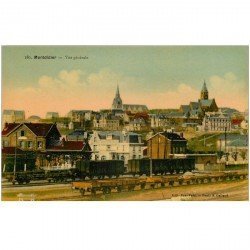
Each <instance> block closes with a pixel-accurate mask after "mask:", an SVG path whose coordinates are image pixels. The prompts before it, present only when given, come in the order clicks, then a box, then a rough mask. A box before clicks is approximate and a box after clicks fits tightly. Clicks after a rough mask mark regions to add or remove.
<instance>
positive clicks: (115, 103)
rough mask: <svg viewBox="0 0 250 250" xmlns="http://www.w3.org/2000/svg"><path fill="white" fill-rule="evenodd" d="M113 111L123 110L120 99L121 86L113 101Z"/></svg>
mask: <svg viewBox="0 0 250 250" xmlns="http://www.w3.org/2000/svg"><path fill="white" fill-rule="evenodd" d="M112 109H122V99H121V97H120V91H119V86H118V85H117V89H116V94H115V98H114V100H113V104H112Z"/></svg>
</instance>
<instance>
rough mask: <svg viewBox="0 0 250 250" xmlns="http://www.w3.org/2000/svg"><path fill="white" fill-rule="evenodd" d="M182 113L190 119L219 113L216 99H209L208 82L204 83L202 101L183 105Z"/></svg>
mask: <svg viewBox="0 0 250 250" xmlns="http://www.w3.org/2000/svg"><path fill="white" fill-rule="evenodd" d="M179 111H180V112H182V113H183V114H184V115H185V116H188V117H197V118H198V117H202V116H204V114H205V113H206V112H217V111H218V106H217V104H216V102H215V99H214V98H213V99H209V93H208V90H207V86H206V82H205V81H204V83H203V86H202V89H201V95H200V99H198V101H197V102H190V103H189V105H181V106H180V110H179Z"/></svg>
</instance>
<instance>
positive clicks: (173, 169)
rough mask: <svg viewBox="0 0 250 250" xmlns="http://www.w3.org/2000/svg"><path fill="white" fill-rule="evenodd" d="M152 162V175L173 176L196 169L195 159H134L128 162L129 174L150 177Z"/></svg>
mask: <svg viewBox="0 0 250 250" xmlns="http://www.w3.org/2000/svg"><path fill="white" fill-rule="evenodd" d="M150 161H152V174H155V175H157V174H161V175H163V174H168V173H169V174H173V173H177V174H178V173H180V172H183V173H184V172H186V171H192V170H194V169H195V159H192V158H184V159H152V160H150V159H148V158H144V159H133V160H129V161H128V169H127V171H128V173H129V174H133V175H136V174H139V175H143V174H146V175H150V164H151V163H150Z"/></svg>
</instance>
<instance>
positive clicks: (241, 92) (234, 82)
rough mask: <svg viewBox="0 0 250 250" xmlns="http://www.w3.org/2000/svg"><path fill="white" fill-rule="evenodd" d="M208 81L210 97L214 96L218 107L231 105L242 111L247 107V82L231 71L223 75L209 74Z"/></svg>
mask: <svg viewBox="0 0 250 250" xmlns="http://www.w3.org/2000/svg"><path fill="white" fill-rule="evenodd" d="M209 83H210V86H209V87H210V88H209V94H210V98H215V99H216V101H217V104H218V105H219V106H220V107H223V106H226V107H233V108H236V109H239V110H242V111H243V110H244V109H246V108H247V106H248V84H247V83H246V82H244V81H243V80H241V79H239V78H238V77H237V76H236V75H235V74H233V73H232V72H228V73H226V74H225V75H224V76H218V75H214V76H211V77H210V78H209Z"/></svg>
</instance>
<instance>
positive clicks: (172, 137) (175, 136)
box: [147, 132, 186, 141]
mask: <svg viewBox="0 0 250 250" xmlns="http://www.w3.org/2000/svg"><path fill="white" fill-rule="evenodd" d="M156 135H162V136H165V137H166V138H167V139H169V140H171V141H175V140H176V141H186V139H185V138H184V137H181V136H180V135H179V134H177V133H169V132H159V133H157V134H155V135H153V136H152V137H150V138H149V139H148V140H150V139H152V138H153V137H155V136H156ZM148 140H147V141H148Z"/></svg>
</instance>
